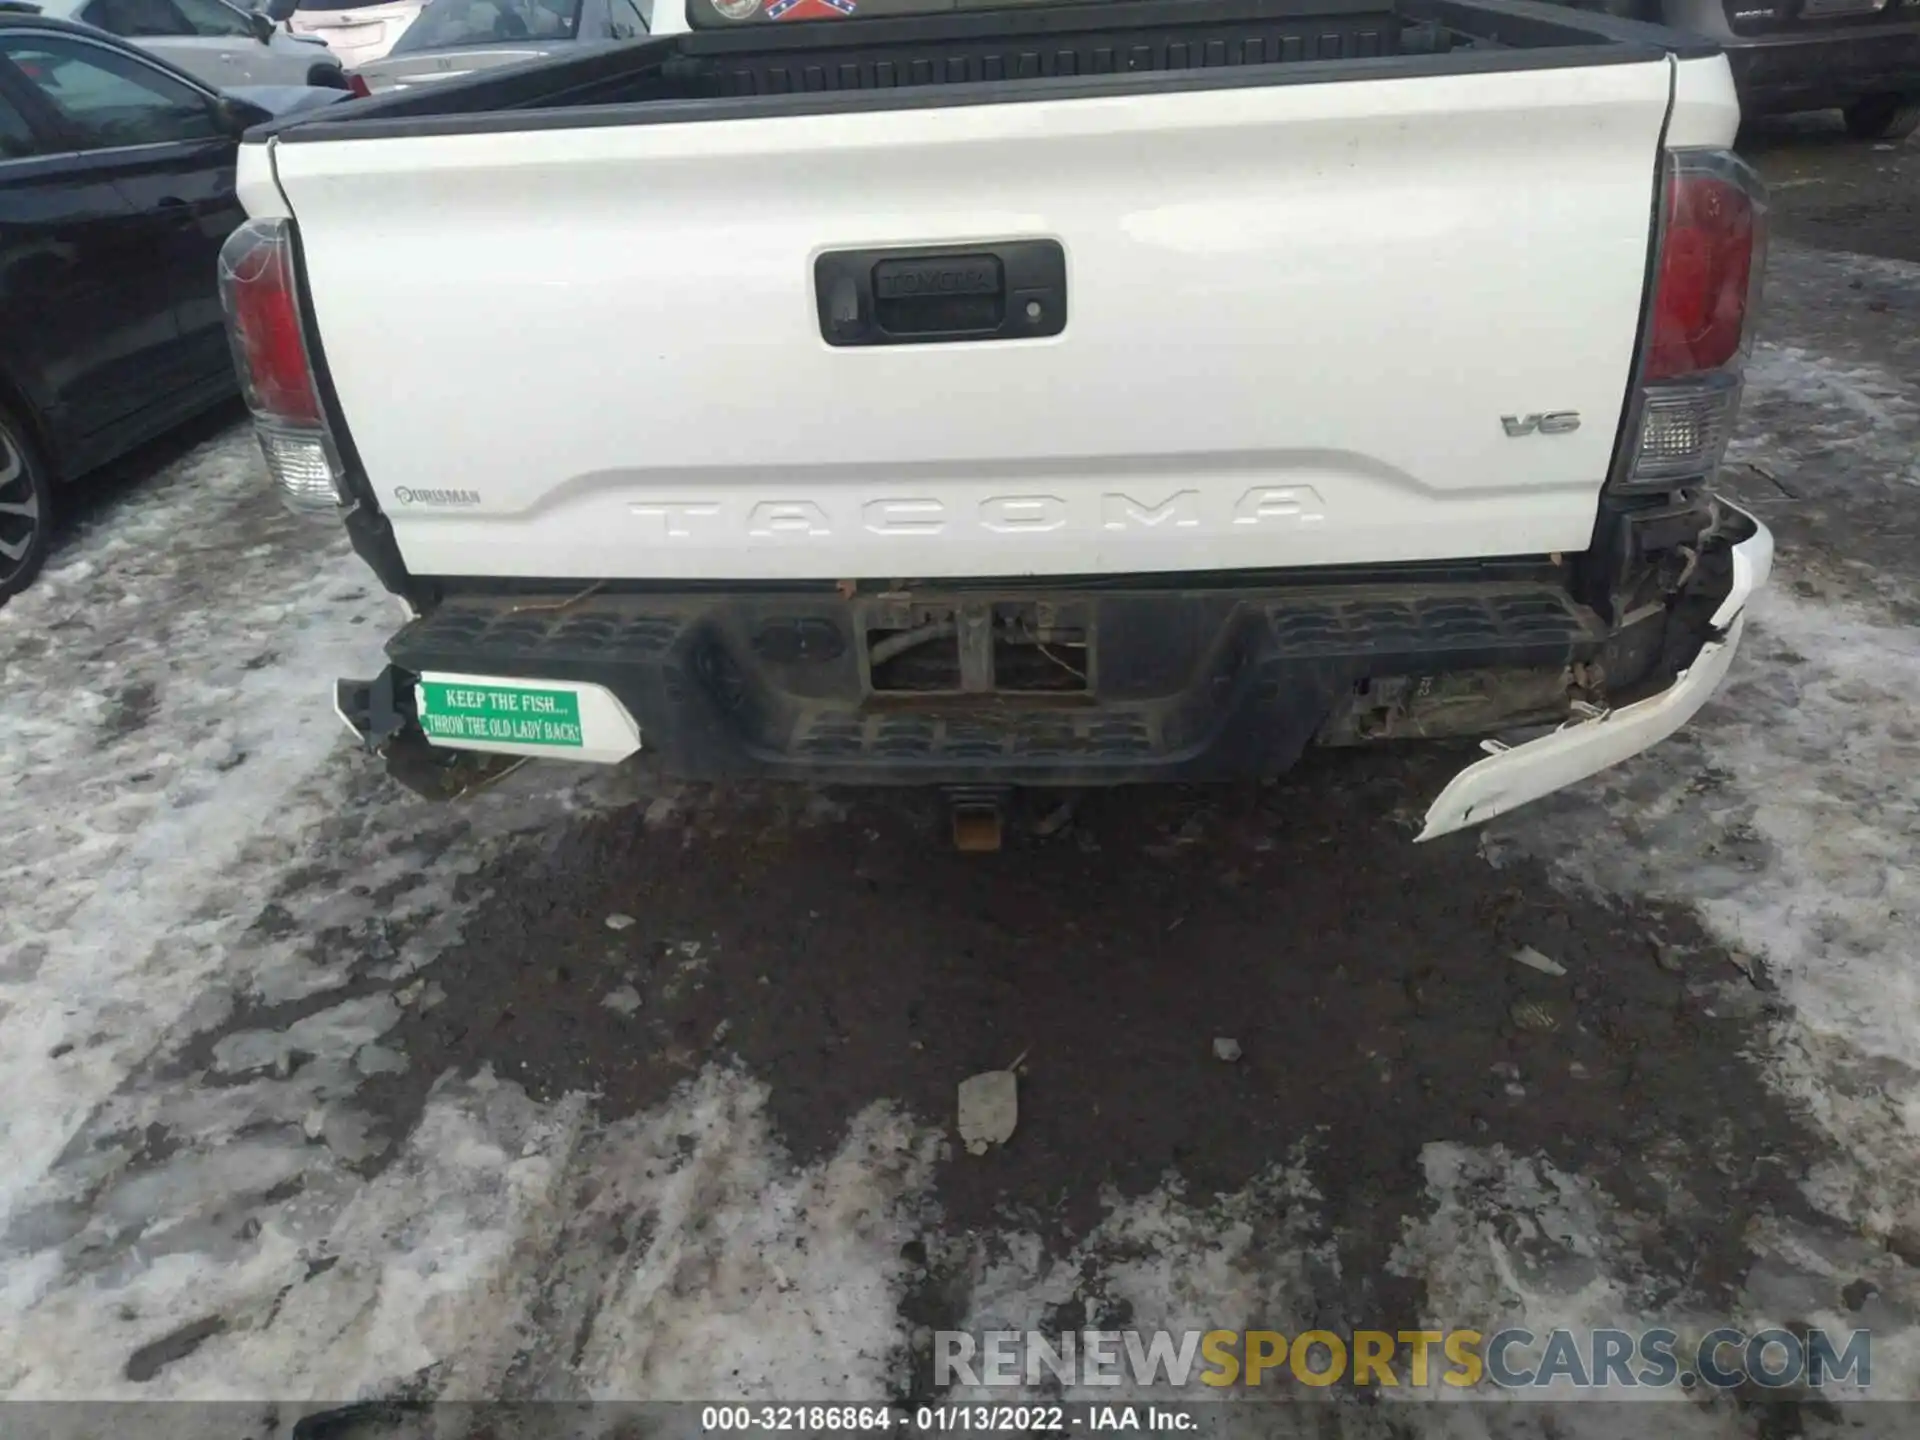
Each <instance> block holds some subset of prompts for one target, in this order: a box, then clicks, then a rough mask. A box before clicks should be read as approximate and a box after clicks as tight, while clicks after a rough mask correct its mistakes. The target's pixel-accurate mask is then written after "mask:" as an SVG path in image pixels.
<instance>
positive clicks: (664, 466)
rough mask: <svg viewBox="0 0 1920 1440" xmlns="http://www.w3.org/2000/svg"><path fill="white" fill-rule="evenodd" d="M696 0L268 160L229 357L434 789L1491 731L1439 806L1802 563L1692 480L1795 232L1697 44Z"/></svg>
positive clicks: (824, 777)
mask: <svg viewBox="0 0 1920 1440" xmlns="http://www.w3.org/2000/svg"><path fill="white" fill-rule="evenodd" d="M856 8H857V12H858V13H857V16H856V17H855V18H851V19H849V18H844V17H845V15H846V14H847V12H850V11H854V10H856ZM914 12H917V13H914ZM870 14H871V15H877V17H878V18H873V19H868V18H865V17H867V16H869V15H870ZM688 15H689V20H690V22H691V24H692V25H693V26H694V33H692V34H689V35H682V36H678V37H674V38H673V39H670V40H655V41H652V42H650V43H647V44H644V45H621V46H616V47H610V48H605V49H600V50H597V51H595V52H594V53H592V54H583V55H579V56H573V57H569V58H565V59H556V60H551V61H547V62H545V63H543V64H535V65H527V66H520V67H517V68H515V69H514V70H512V71H502V72H499V73H498V74H496V75H492V76H477V77H474V78H472V79H469V80H466V81H463V82H460V83H458V84H456V85H451V86H442V87H438V88H434V87H426V88H422V89H419V90H415V91H410V92H404V93H400V94H395V95H388V96H384V97H375V98H374V99H371V100H366V101H362V102H361V103H359V104H357V105H351V106H347V107H344V108H343V109H342V110H341V111H340V112H339V113H338V114H336V115H325V116H320V117H317V118H316V119H315V120H314V121H312V122H311V123H302V124H299V125H295V126H291V127H267V129H266V131H265V132H263V133H261V134H257V135H255V136H253V137H250V138H249V141H248V143H247V144H246V145H245V146H243V148H242V155H241V162H240V173H241V185H240V189H241V195H242V196H243V198H244V199H245V201H246V205H247V210H248V213H249V215H251V216H252V217H253V218H252V219H251V220H250V221H249V222H248V224H247V225H245V226H244V227H242V228H241V229H240V230H238V231H236V232H235V233H234V236H233V238H232V239H231V240H230V241H229V242H228V244H227V246H226V248H225V250H224V251H223V252H222V257H221V265H222V273H223V276H224V283H225V285H226V287H227V289H226V296H227V306H228V313H229V315H230V316H231V317H232V318H231V323H232V326H233V328H234V333H235V354H236V357H237V358H238V359H239V361H240V364H241V370H242V377H243V384H244V388H245V392H246V394H247V398H248V403H249V404H250V406H251V407H252V409H253V411H254V414H255V416H256V418H257V420H258V424H259V430H260V436H261V441H262V445H263V448H264V450H265V452H266V455H267V460H268V470H269V473H270V475H271V477H272V479H273V482H274V483H275V484H276V485H277V486H278V487H279V488H280V490H281V492H282V493H283V494H284V495H285V496H286V497H287V498H288V499H289V500H291V501H294V502H296V503H299V504H302V505H306V506H312V507H319V508H321V509H323V510H324V511H325V512H326V513H328V514H331V515H334V516H337V517H339V518H340V519H341V520H342V521H343V522H344V524H345V525H346V527H347V532H348V534H349V535H350V536H351V537H352V539H353V542H354V545H355V547H356V548H357V549H358V551H359V553H360V554H361V555H362V556H364V557H365V558H366V559H367V560H368V561H369V562H370V563H371V564H372V566H373V568H374V570H375V571H376V573H377V574H378V575H379V576H380V578H381V579H382V580H383V581H384V582H385V583H386V584H387V586H388V587H389V588H391V589H392V590H394V591H395V592H396V593H398V594H400V595H402V596H403V597H405V599H406V601H407V603H408V605H409V607H410V613H411V614H412V615H413V616H414V618H413V619H412V620H411V622H410V623H408V624H407V625H406V626H405V627H404V628H403V629H402V630H400V631H399V633H397V634H396V635H395V636H394V637H393V639H392V640H391V641H389V643H388V646H387V654H388V659H389V662H390V664H389V667H388V668H387V669H386V670H385V671H383V672H382V673H381V674H380V675H378V676H376V677H373V678H372V679H369V680H343V681H341V682H340V683H339V684H338V686H337V687H336V690H335V703H336V708H337V709H338V710H339V712H340V713H341V715H342V716H343V717H345V718H346V720H347V722H348V724H349V725H350V726H351V727H352V728H353V730H354V731H355V733H357V734H359V735H360V736H361V737H363V739H365V740H366V741H367V742H368V743H369V744H371V745H373V746H375V747H377V748H379V749H381V750H383V751H384V752H385V753H386V754H387V755H388V756H389V758H390V760H391V761H392V762H393V763H394V766H395V772H396V774H402V775H406V774H408V773H409V771H410V770H411V772H412V778H413V779H415V780H416V781H418V780H420V779H421V775H420V774H419V767H420V766H422V765H424V764H427V763H429V762H432V761H434V760H438V761H440V762H443V763H445V764H447V765H448V767H449V768H448V769H439V770H434V771H430V772H429V775H430V776H434V777H438V778H440V779H445V778H447V776H448V774H449V773H450V771H451V772H452V773H458V770H459V768H460V767H462V766H466V767H473V766H476V765H490V764H498V763H505V762H502V761H501V760H500V759H499V757H501V756H548V757H554V758H570V759H575V760H586V761H599V762H612V761H618V760H620V759H622V758H624V757H625V756H627V755H630V754H632V753H634V752H635V751H636V750H638V749H639V748H640V747H641V746H642V745H643V744H644V745H646V746H647V747H648V748H649V749H651V750H653V751H654V752H655V754H656V755H657V756H658V757H659V759H660V763H661V764H662V766H663V767H664V768H665V769H666V770H668V771H669V772H671V773H678V774H682V775H688V776H700V777H728V776H778V777H788V778H795V779H806V780H811V781H821V782H828V783H833V782H859V781H867V782H879V783H889V784H895V783H901V782H908V783H920V784H931V785H941V786H947V787H952V790H953V795H954V803H955V807H956V808H955V816H956V827H955V828H956V836H957V837H963V838H967V839H971V840H978V839H979V838H980V832H981V831H982V829H984V828H985V827H984V826H983V825H981V824H979V823H977V822H978V821H979V820H980V819H981V817H982V816H983V815H991V814H992V813H994V812H993V811H992V809H991V807H993V806H994V805H995V804H996V801H995V800H994V798H993V797H994V795H995V794H996V793H997V791H998V790H999V789H1001V788H1003V787H1006V786H1010V785H1087V784H1117V783H1124V782H1134V781H1150V780H1158V781H1165V780H1221V779H1230V778H1241V777H1254V776H1270V775H1274V774H1278V773H1279V772H1281V771H1284V770H1285V769H1287V768H1288V767H1289V766H1290V765H1292V764H1293V763H1294V762H1295V760H1296V759H1297V758H1298V757H1299V756H1300V754H1301V753H1302V751H1303V750H1304V749H1305V747H1307V746H1308V745H1310V744H1333V745H1351V744H1366V743H1373V742H1377V741H1382V740H1389V739H1406V738H1423V739H1428V738H1435V737H1444V736H1452V737H1459V736H1490V737H1503V738H1502V740H1501V741H1500V742H1499V743H1496V744H1494V745H1491V746H1489V747H1488V749H1489V750H1490V751H1493V752H1495V753H1490V754H1488V755H1487V756H1486V757H1485V758H1483V759H1481V760H1479V761H1478V762H1477V763H1474V764H1472V765H1469V766H1468V767H1467V768H1466V769H1464V770H1463V771H1461V772H1460V773H1459V774H1458V775H1456V776H1455V777H1454V779H1453V781H1452V782H1451V783H1450V784H1449V785H1448V786H1447V787H1446V789H1445V790H1444V791H1443V793H1441V794H1440V795H1439V797H1438V798H1437V799H1435V800H1434V802H1433V804H1432V806H1431V808H1429V810H1428V812H1427V821H1426V829H1425V834H1427V835H1437V834H1444V833H1446V832H1447V831H1450V830H1454V829H1457V828H1459V827H1461V826H1463V825H1468V824H1473V823H1477V822H1479V821H1482V820H1485V819H1488V818H1490V817H1492V816H1494V815H1498V814H1500V813H1502V812H1503V811H1506V810H1509V809H1511V808H1513V807H1514V806H1516V805H1519V804H1522V803H1524V802H1526V801H1528V800H1531V799H1534V798H1536V797H1538V796H1541V795H1544V794H1546V793H1548V792H1549V791H1552V790H1555V789H1558V788H1559V787H1561V786H1564V785H1567V784H1570V783H1572V782H1573V781H1575V780H1578V779H1580V778H1581V777H1583V776H1586V775H1590V774H1592V773H1593V772H1595V771H1596V770H1599V769H1601V768H1603V767H1605V766H1607V765H1611V764H1613V763H1615V762H1617V761H1619V760H1621V759H1623V758H1624V757H1626V756H1627V755H1630V754H1632V753H1634V752H1635V751H1637V750H1641V749H1644V748H1645V747H1646V746H1648V745H1651V744H1654V743H1655V742H1657V741H1658V740H1660V739H1662V738H1663V737H1664V736H1666V735H1668V734H1670V733H1671V732H1672V731H1673V730H1674V729H1675V728H1676V727H1677V726H1679V725H1680V724H1681V723H1683V722H1684V721H1685V720H1686V719H1687V718H1688V717H1689V716H1691V715H1692V714H1693V713H1694V711H1696V710H1697V709H1698V708H1699V707H1700V705H1701V704H1702V703H1704V701H1705V700H1706V698H1707V696H1708V695H1709V694H1711V693H1712V692H1713V690H1714V689H1715V688H1716V687H1717V686H1718V685H1719V683H1720V681H1721V679H1722V677H1723V676H1724V675H1725V674H1726V671H1727V667H1728V665H1729V663H1730V662H1731V659H1732V654H1733V650H1734V647H1735V645H1736V644H1737V643H1738V640H1739V636H1740V631H1741V626H1742V623H1743V615H1744V607H1745V605H1746V603H1747V601H1748V598H1749V597H1750V596H1751V595H1752V594H1753V592H1754V591H1755V589H1756V588H1757V587H1758V586H1760V585H1761V584H1763V583H1764V581H1765V579H1766V577H1767V574H1768V571H1769V567H1770V561H1771V555H1772V542H1771V540H1770V538H1769V536H1768V534H1767V532H1766V530H1765V529H1764V528H1762V527H1761V526H1760V525H1759V524H1758V523H1757V522H1756V521H1754V520H1753V519H1752V518H1751V517H1750V516H1748V515H1746V514H1744V513H1743V512H1741V511H1740V510H1738V509H1737V508H1735V507H1734V506H1732V505H1730V504H1728V503H1727V502H1725V501H1723V500H1721V499H1718V498H1716V496H1715V495H1714V493H1713V491H1712V489H1711V480H1712V477H1713V475H1714V472H1715V471H1716V469H1717V467H1718V465H1719V462H1720V458H1721V455H1722V452H1723V449H1724V447H1725V444H1726V441H1727V436H1728V433H1729V430H1730V428H1731V424H1732V419H1733V416H1734V413H1735V410H1736V407H1737V403H1738V399H1739V395H1740V388H1741V375H1742V367H1743V364H1744V360H1745V356H1746V353H1747V350H1748V346H1749V343H1750V336H1751V333H1752V327H1751V323H1750V322H1751V318H1752V311H1753V305H1754V302H1755V297H1756V295H1757V291H1758V282H1759V275H1760V267H1761V264H1762V260H1763V249H1764V236H1765V208H1766V207H1765V201H1764V198H1763V194H1762V191H1761V187H1760V185H1759V182H1758V181H1757V179H1756V178H1755V176H1754V175H1753V173H1752V171H1751V170H1749V169H1748V168H1747V167H1746V166H1745V165H1744V164H1742V163H1741V162H1740V161H1739V160H1738V159H1737V158H1736V157H1735V156H1734V155H1733V154H1732V153H1731V151H1730V150H1729V148H1728V147H1729V146H1730V145H1731V143H1732V140H1733V136H1734V131H1735V128H1736V126H1737V124H1738V122H1739V110H1738V106H1737V104H1736V101H1735V98H1734V92H1733V82H1732V78H1731V76H1730V75H1729V73H1728V69H1727V62H1726V60H1725V59H1724V58H1723V57H1722V56H1721V55H1720V54H1719V53H1718V52H1717V51H1716V50H1714V49H1713V48H1712V47H1711V46H1709V45H1706V44H1704V43H1701V42H1698V41H1694V40H1691V39H1689V38H1688V37H1685V36H1681V35H1677V34H1675V33H1673V32H1671V31H1665V30H1655V29H1651V28H1649V27H1645V26H1639V25H1631V24H1628V23H1625V22H1623V21H1620V20H1616V19H1613V18H1612V17H1608V16H1603V15H1592V14H1585V13H1580V12H1576V11H1573V10H1570V9H1564V8H1555V7H1552V6H1548V5H1541V4H1531V3H1526V0H1370V3H1361V0H1183V3H1175V4H1169V3H1164V0H1112V3H1101V4H1025V5H1021V6H1019V7H1017V8H1003V9H998V10H994V9H988V8H985V7H984V6H982V5H981V4H979V3H978V0H972V3H969V0H957V3H956V0H690V3H689V6H688ZM809 16H818V17H823V18H819V19H817V20H815V19H806V18H801V17H809ZM828 17H831V18H828ZM276 131H277V132H278V133H275V132H276ZM269 142H270V143H271V150H269ZM556 246H558V247H559V248H558V249H556ZM289 317H297V323H298V325H299V326H300V327H301V335H302V343H300V344H291V343H288V338H287V325H288V324H289V323H291V322H290V320H289ZM503 387H504V388H503ZM397 397H404V401H401V400H399V399H398V398H397ZM317 678H318V677H316V679H317ZM1509 742H1511V743H1509ZM463 752H466V756H465V759H464V760H463V759H461V758H460V757H461V756H462V753H463ZM475 755H478V756H480V757H481V758H480V759H479V760H476V759H475V758H474V756H475ZM424 788H427V789H429V790H431V789H433V788H435V787H434V786H433V785H431V784H427V785H425V786H424ZM981 807H984V808H981ZM963 820H964V821H965V824H964V825H962V824H961V823H960V822H962V821H963ZM995 833H997V823H996V826H995Z"/></svg>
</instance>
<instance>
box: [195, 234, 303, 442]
mask: <svg viewBox="0 0 1920 1440" xmlns="http://www.w3.org/2000/svg"><path fill="white" fill-rule="evenodd" d="M220 295H221V299H222V301H223V302H224V303H225V305H226V310H227V332H228V334H229V336H230V337H231V339H232V342H233V359H234V364H235V366H236V367H237V368H238V370H239V372H240V388H241V392H242V393H243V394H244V395H245V396H246V400H247V405H248V407H249V408H250V409H251V410H252V411H253V413H254V414H255V415H257V416H259V417H260V418H261V419H262V420H274V421H279V422H281V423H285V424H295V425H318V424H319V423H320V397H319V396H318V395H317V394H316V393H315V390H314V384H313V368H312V367H311V366H310V365H309V364H308V363H307V346H306V342H305V341H304V340H303V339H302V338H301V334H300V305H299V301H298V300H297V299H296V297H295V294H294V288H293V255H292V251H291V247H290V246H289V245H288V243H287V237H286V229H285V224H284V222H282V221H278V220H250V221H248V222H247V223H246V224H245V225H242V226H241V227H240V228H239V229H238V230H236V231H234V233H233V235H232V237H231V238H230V239H229V240H228V241H227V243H226V246H225V248H223V249H222V250H221V252H220Z"/></svg>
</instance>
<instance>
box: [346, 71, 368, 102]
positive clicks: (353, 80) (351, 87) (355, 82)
mask: <svg viewBox="0 0 1920 1440" xmlns="http://www.w3.org/2000/svg"><path fill="white" fill-rule="evenodd" d="M347 91H348V93H349V94H352V95H357V96H358V97H359V98H360V99H362V100H365V99H366V98H367V97H368V96H370V95H372V94H373V88H372V87H371V86H370V85H368V84H367V77H366V76H364V75H349V76H348V77H347Z"/></svg>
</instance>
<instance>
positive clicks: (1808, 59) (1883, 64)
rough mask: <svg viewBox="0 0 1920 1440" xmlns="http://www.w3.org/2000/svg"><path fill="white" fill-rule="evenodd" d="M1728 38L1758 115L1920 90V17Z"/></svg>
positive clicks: (1744, 98)
mask: <svg viewBox="0 0 1920 1440" xmlns="http://www.w3.org/2000/svg"><path fill="white" fill-rule="evenodd" d="M1724 43H1725V45H1726V52H1727V61H1728V63H1729V64H1730V65H1732V67H1733V78H1734V85H1735V87H1736V88H1737V89H1738V91H1739V92H1740V104H1741V107H1742V109H1743V110H1745V111H1747V112H1748V113H1750V114H1751V113H1755V112H1758V111H1763V110H1813V109H1820V108H1824V107H1827V106H1833V105H1848V104H1851V103H1852V102H1853V101H1855V100H1858V99H1859V98H1860V97H1862V96H1863V95H1877V94H1887V93H1894V94H1920V18H1915V19H1912V20H1908V21H1906V22H1904V23H1902V24H1898V25H1875V26H1871V27H1867V26H1850V27H1847V28H1845V29H1836V30H1833V31H1829V32H1826V33H1824V34H1820V33H1816V34H1811V35H1794V34H1783V35H1768V36H1764V37H1760V38H1755V39H1750V40H1729V41H1726V42H1724Z"/></svg>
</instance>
